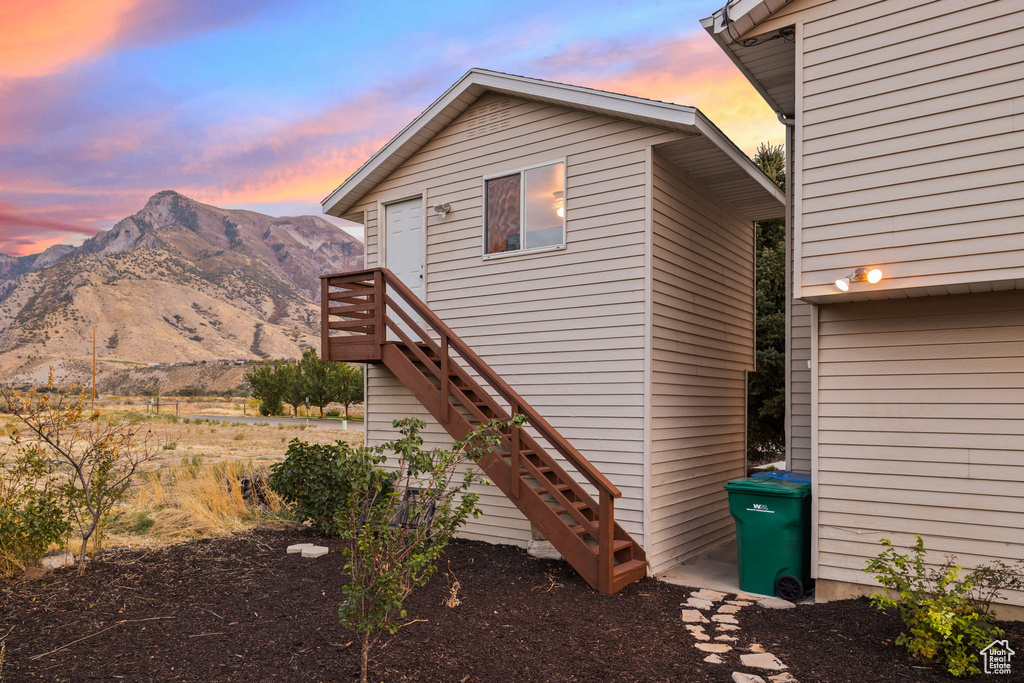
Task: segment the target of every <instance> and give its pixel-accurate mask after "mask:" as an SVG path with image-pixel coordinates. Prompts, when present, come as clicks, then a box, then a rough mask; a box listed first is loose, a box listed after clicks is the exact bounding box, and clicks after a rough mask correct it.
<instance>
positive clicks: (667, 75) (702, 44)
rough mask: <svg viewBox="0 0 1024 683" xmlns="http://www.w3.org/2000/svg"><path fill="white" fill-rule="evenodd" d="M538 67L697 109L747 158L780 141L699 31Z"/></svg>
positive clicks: (589, 49) (578, 49)
mask: <svg viewBox="0 0 1024 683" xmlns="http://www.w3.org/2000/svg"><path fill="white" fill-rule="evenodd" d="M539 65H540V66H541V67H542V68H544V69H545V70H546V71H548V72H549V73H551V72H554V73H555V74H557V76H556V80H561V81H563V82H566V83H574V84H579V85H586V86H589V87H592V88H598V89H601V90H608V91H610V92H617V93H623V94H627V95H636V96H638V97H646V98H648V99H652V100H661V101H663V102H674V103H676V104H684V105H689V106H693V107H697V108H698V109H700V110H701V111H702V112H704V114H706V115H707V116H708V118H710V119H711V120H712V121H713V122H714V123H715V124H716V125H717V126H718V127H719V128H721V129H722V131H723V132H724V133H725V134H726V135H728V136H729V138H730V139H731V140H732V141H733V142H735V143H736V145H737V146H739V147H740V149H742V150H743V151H745V152H747V153H748V154H751V155H753V153H754V152H755V150H756V149H757V146H758V144H759V143H761V142H771V143H774V144H779V143H782V142H783V141H784V136H785V131H784V129H783V127H782V125H781V124H780V123H779V122H778V119H776V117H775V114H774V113H773V112H772V110H771V108H770V107H769V106H768V105H767V104H766V103H765V101H764V100H763V99H762V98H761V96H760V95H759V94H758V93H757V91H756V90H754V88H753V87H752V86H751V85H750V84H749V83H748V82H747V80H746V78H744V76H743V75H742V74H741V73H740V72H739V71H738V70H737V69H736V67H735V66H734V65H733V64H732V62H730V61H729V59H728V58H727V57H726V56H725V54H724V53H723V52H722V51H721V50H720V49H719V48H718V46H717V45H715V43H714V42H713V41H712V40H711V39H710V38H709V37H708V36H707V35H705V34H704V33H703V32H702V31H698V32H695V33H692V34H689V35H686V36H683V37H680V38H677V39H674V40H669V41H665V42H661V43H656V44H654V45H636V44H629V45H625V46H611V47H609V46H606V45H603V44H580V45H576V46H573V48H571V49H569V50H567V51H566V52H565V53H563V54H560V55H557V56H553V57H550V58H547V59H544V60H540V62H539Z"/></svg>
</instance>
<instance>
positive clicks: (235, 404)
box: [96, 396, 363, 418]
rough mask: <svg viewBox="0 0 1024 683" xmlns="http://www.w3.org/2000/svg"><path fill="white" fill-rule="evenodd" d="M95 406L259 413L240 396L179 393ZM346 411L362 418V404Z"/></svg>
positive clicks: (146, 410) (124, 398) (111, 409)
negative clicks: (186, 395)
mask: <svg viewBox="0 0 1024 683" xmlns="http://www.w3.org/2000/svg"><path fill="white" fill-rule="evenodd" d="M96 408H97V410H99V411H101V412H120V411H131V412H136V413H152V414H159V415H164V416H166V415H218V416H224V417H236V416H237V417H241V416H243V415H244V416H248V417H253V416H257V415H259V412H258V411H257V410H256V406H255V401H253V400H251V399H243V398H212V397H211V398H184V397H179V396H161V397H160V398H159V399H158V398H156V397H152V398H149V397H146V396H107V397H104V398H100V399H98V400H97V401H96ZM330 408H334V409H335V410H341V409H342V407H341V406H340V405H337V404H333V405H331V406H330ZM285 412H286V414H287V415H291V407H289V406H285ZM304 412H305V407H303V408H302V409H301V412H300V415H301V414H304ZM319 414H320V411H319V410H318V409H317V408H316V406H314V407H312V408H311V409H310V417H317V416H319ZM349 414H350V415H351V416H352V417H355V418H362V416H363V406H362V405H361V404H360V405H354V406H351V407H350V408H349Z"/></svg>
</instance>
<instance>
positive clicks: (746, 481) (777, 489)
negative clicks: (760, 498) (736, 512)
mask: <svg viewBox="0 0 1024 683" xmlns="http://www.w3.org/2000/svg"><path fill="white" fill-rule="evenodd" d="M725 490H726V491H729V492H730V493H732V492H737V493H758V494H761V495H765V496H781V497H784V498H803V497H804V496H809V495H811V485H810V484H806V483H804V482H799V481H787V480H785V479H773V478H771V477H744V478H743V479H732V480H730V481H728V482H726V484H725Z"/></svg>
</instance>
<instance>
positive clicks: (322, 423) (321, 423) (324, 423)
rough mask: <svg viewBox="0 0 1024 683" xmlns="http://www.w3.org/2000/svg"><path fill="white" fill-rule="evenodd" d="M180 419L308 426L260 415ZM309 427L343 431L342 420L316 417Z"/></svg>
mask: <svg viewBox="0 0 1024 683" xmlns="http://www.w3.org/2000/svg"><path fill="white" fill-rule="evenodd" d="M165 414H167V413H165ZM178 417H187V418H189V419H191V420H217V421H219V422H242V423H245V424H256V423H257V422H259V423H262V424H272V425H279V424H283V425H294V426H297V425H304V424H306V418H304V417H299V418H295V417H263V416H262V415H258V416H255V417H254V416H252V415H249V416H246V417H242V416H241V415H179V416H178ZM309 426H310V427H334V428H335V429H341V420H319V419H317V418H315V417H311V418H309ZM348 428H349V429H358V430H359V431H363V423H362V422H356V421H354V420H349V422H348Z"/></svg>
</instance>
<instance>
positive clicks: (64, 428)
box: [0, 368, 162, 575]
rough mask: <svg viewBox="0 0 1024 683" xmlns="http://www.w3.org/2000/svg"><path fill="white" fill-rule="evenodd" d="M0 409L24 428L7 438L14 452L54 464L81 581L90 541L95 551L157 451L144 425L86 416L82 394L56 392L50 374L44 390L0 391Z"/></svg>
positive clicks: (73, 390) (88, 413)
mask: <svg viewBox="0 0 1024 683" xmlns="http://www.w3.org/2000/svg"><path fill="white" fill-rule="evenodd" d="M0 407H2V408H3V409H4V410H5V411H6V412H8V413H10V414H12V415H14V417H16V418H17V419H18V421H19V422H20V423H21V425H22V427H23V428H22V429H20V430H18V429H13V430H11V432H10V438H11V443H12V444H14V446H15V447H23V448H26V449H30V448H36V449H38V450H39V452H41V453H45V454H46V455H47V456H49V459H50V460H52V461H54V471H55V474H56V476H57V478H58V481H59V486H60V491H61V495H62V496H63V498H64V500H66V501H67V504H68V510H69V511H70V516H71V519H72V521H73V522H74V524H75V526H77V527H78V531H79V532H80V535H81V539H82V546H81V550H80V551H79V557H78V573H79V575H81V574H83V573H84V572H85V558H86V550H87V548H88V545H89V542H90V540H92V542H93V544H94V546H95V547H96V548H98V547H99V546H100V542H101V539H102V537H103V522H104V521H105V520H107V519H109V513H110V511H111V510H113V508H114V507H115V506H116V505H117V504H118V502H120V501H121V500H122V499H123V498H124V495H125V494H126V493H127V491H128V488H129V487H130V486H131V483H132V479H133V477H134V476H135V473H136V472H137V471H138V469H139V467H140V466H141V465H142V464H143V463H145V462H146V461H148V460H151V459H152V458H154V457H156V455H157V454H158V453H160V452H161V450H162V446H161V445H160V444H159V443H157V441H156V439H155V438H154V437H153V435H152V432H151V431H150V430H149V429H148V428H147V426H146V423H145V422H144V421H141V420H132V419H120V418H118V417H106V418H104V417H102V416H101V415H100V414H99V413H98V412H95V411H87V410H86V407H85V393H83V392H82V391H81V388H80V387H71V388H70V389H68V390H61V389H58V388H57V387H56V385H55V382H54V378H53V369H52V368H51V371H50V378H49V381H48V383H47V385H46V388H45V390H39V391H37V390H35V389H31V390H29V391H28V392H19V391H16V390H14V389H11V388H10V387H6V386H0Z"/></svg>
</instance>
